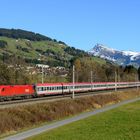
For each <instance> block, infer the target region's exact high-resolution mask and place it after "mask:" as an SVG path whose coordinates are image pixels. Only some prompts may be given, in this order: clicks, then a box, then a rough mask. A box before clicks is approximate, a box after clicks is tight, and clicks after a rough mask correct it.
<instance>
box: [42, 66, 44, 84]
mask: <svg viewBox="0 0 140 140" xmlns="http://www.w3.org/2000/svg"><path fill="white" fill-rule="evenodd" d="M43 83H44V69H43V64H42V84H43Z"/></svg>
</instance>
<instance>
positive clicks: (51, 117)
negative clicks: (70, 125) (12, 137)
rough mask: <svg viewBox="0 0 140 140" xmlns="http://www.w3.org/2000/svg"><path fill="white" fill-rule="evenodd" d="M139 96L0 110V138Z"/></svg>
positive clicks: (125, 94)
mask: <svg viewBox="0 0 140 140" xmlns="http://www.w3.org/2000/svg"><path fill="white" fill-rule="evenodd" d="M139 96H140V90H136V89H132V90H128V91H118V92H114V93H108V94H99V95H94V96H89V97H81V98H77V99H74V100H72V99H70V100H63V101H55V102H47V103H36V104H33V105H23V106H17V107H12V108H5V109H0V137H3V136H5V135H9V134H13V133H16V132H18V131H21V130H24V129H28V128H31V127H36V126H38V125H41V124H42V123H50V122H52V121H56V120H60V119H63V118H66V117H70V116H72V115H76V114H79V113H82V112H85V111H90V110H93V109H97V108H101V107H103V106H105V105H108V104H114V103H118V102H120V101H123V100H127V99H132V98H136V97H139Z"/></svg>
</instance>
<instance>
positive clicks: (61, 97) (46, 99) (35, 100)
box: [0, 87, 136, 108]
mask: <svg viewBox="0 0 140 140" xmlns="http://www.w3.org/2000/svg"><path fill="white" fill-rule="evenodd" d="M128 89H130V88H126V89H117V91H124V90H128ZM131 89H136V87H134V88H131ZM113 92H115V91H114V89H113V90H107V91H92V92H85V93H76V94H75V97H76V98H80V97H84V96H93V95H98V94H111V93H113ZM71 97H72V94H66V95H53V96H50V95H49V96H45V97H37V98H30V99H19V100H13V101H4V102H0V108H9V107H15V106H19V105H27V104H35V103H43V102H53V101H59V100H65V99H70V98H71Z"/></svg>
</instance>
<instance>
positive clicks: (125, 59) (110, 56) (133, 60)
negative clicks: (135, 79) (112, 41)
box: [88, 44, 140, 67]
mask: <svg viewBox="0 0 140 140" xmlns="http://www.w3.org/2000/svg"><path fill="white" fill-rule="evenodd" d="M88 52H89V53H90V54H92V55H94V56H99V57H101V58H103V59H107V60H110V61H113V62H116V63H118V64H120V65H130V64H131V65H134V66H136V67H138V66H140V52H133V51H118V50H115V49H112V48H109V47H107V46H105V45H102V44H96V45H95V46H94V47H93V48H92V49H91V50H90V51H88Z"/></svg>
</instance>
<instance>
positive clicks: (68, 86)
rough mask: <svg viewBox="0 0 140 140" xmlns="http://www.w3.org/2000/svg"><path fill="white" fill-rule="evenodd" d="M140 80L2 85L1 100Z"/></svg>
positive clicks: (116, 86)
mask: <svg viewBox="0 0 140 140" xmlns="http://www.w3.org/2000/svg"><path fill="white" fill-rule="evenodd" d="M139 86H140V82H93V83H43V84H41V83H38V84H33V85H0V101H5V100H13V99H18V98H33V97H40V96H47V95H59V94H61V95H65V94H71V93H72V92H73V91H74V92H75V93H79V92H90V91H99V90H112V89H121V88H131V87H139Z"/></svg>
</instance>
